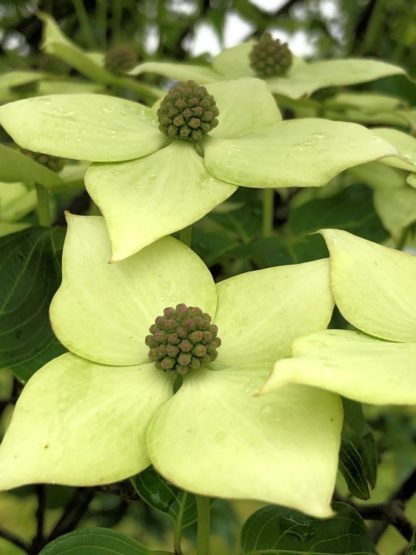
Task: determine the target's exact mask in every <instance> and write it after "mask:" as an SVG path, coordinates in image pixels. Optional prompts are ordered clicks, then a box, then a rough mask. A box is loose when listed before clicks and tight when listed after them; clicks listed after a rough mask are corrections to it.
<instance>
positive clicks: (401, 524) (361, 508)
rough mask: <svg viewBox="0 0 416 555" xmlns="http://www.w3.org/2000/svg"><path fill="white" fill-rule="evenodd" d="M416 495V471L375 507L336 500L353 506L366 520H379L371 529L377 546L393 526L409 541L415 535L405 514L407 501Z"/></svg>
mask: <svg viewBox="0 0 416 555" xmlns="http://www.w3.org/2000/svg"><path fill="white" fill-rule="evenodd" d="M415 493H416V469H415V470H414V471H413V472H412V473H411V474H410V476H408V477H407V478H406V480H405V481H404V482H403V483H402V484H401V485H400V486H399V487H398V488H397V490H396V491H394V492H393V493H392V494H391V495H390V497H389V498H388V499H387V501H386V502H385V503H376V504H373V505H358V504H357V503H354V502H353V501H351V500H350V499H345V498H342V497H340V496H338V495H336V496H335V498H336V499H338V500H340V501H343V502H344V503H348V504H349V505H351V506H352V507H353V508H354V509H355V510H356V511H357V512H359V513H360V515H361V516H362V517H363V518H364V519H366V520H377V521H379V522H377V523H376V524H374V525H373V526H372V527H371V528H370V536H371V538H372V540H373V541H374V543H375V544H376V543H377V542H378V540H379V539H380V538H381V536H382V535H383V534H384V532H385V531H386V528H387V527H388V526H389V525H390V524H391V525H392V526H394V527H395V528H396V529H397V530H398V531H399V532H400V534H401V535H402V536H403V537H404V538H405V539H406V540H408V541H410V540H411V538H412V534H413V525H412V523H411V522H410V521H409V520H408V518H407V517H406V515H405V514H404V509H405V506H406V503H407V501H409V500H410V499H411V498H412V497H413V495H414V494H415Z"/></svg>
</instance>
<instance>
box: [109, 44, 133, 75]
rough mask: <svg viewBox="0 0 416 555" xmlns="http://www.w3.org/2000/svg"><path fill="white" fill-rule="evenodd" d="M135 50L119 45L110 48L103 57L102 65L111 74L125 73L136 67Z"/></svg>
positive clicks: (129, 46) (126, 45)
mask: <svg viewBox="0 0 416 555" xmlns="http://www.w3.org/2000/svg"><path fill="white" fill-rule="evenodd" d="M137 62H138V58H137V54H136V51H135V49H134V48H133V47H132V46H131V45H130V44H119V45H117V46H114V47H113V48H111V49H110V50H109V51H108V52H107V53H106V55H105V58H104V65H105V67H106V69H108V70H109V71H111V72H113V73H125V72H126V71H129V70H130V69H133V68H134V66H135V65H137Z"/></svg>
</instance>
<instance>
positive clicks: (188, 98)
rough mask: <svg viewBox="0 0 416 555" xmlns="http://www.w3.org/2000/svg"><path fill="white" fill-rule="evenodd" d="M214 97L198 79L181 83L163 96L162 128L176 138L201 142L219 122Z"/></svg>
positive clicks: (160, 121)
mask: <svg viewBox="0 0 416 555" xmlns="http://www.w3.org/2000/svg"><path fill="white" fill-rule="evenodd" d="M218 113H219V112H218V108H217V106H216V104H215V100H214V97H213V96H212V95H210V94H209V93H208V91H207V89H206V88H205V87H202V86H200V85H197V83H195V82H194V81H186V82H184V83H179V84H178V85H176V86H175V87H173V88H172V89H171V90H170V91H169V92H168V94H167V95H166V96H165V98H164V99H163V101H162V103H161V105H160V108H159V110H158V111H157V115H158V118H159V129H160V130H161V131H162V133H165V135H167V136H168V137H171V138H172V139H181V140H183V141H193V142H197V141H200V140H201V139H202V137H203V136H204V135H206V134H207V133H209V132H210V131H211V129H214V127H216V126H217V125H218V119H217V116H218Z"/></svg>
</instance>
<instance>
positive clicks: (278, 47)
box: [249, 33, 293, 78]
mask: <svg viewBox="0 0 416 555" xmlns="http://www.w3.org/2000/svg"><path fill="white" fill-rule="evenodd" d="M249 58H250V66H251V68H252V69H253V70H254V71H255V72H256V74H257V75H258V76H259V77H263V78H266V77H278V76H279V75H284V74H285V73H286V72H287V71H288V69H289V68H290V66H291V65H292V62H293V55H292V52H291V51H290V50H289V47H288V45H287V43H286V42H285V43H282V42H281V41H280V40H279V39H273V37H272V36H271V34H270V33H264V34H263V36H262V37H261V38H260V40H259V41H258V42H257V43H256V44H255V45H254V46H253V48H252V50H251V52H250V54H249Z"/></svg>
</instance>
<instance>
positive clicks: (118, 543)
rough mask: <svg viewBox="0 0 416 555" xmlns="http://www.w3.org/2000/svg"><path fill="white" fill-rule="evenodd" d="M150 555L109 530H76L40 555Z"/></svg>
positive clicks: (143, 548) (43, 550) (139, 545)
mask: <svg viewBox="0 0 416 555" xmlns="http://www.w3.org/2000/svg"><path fill="white" fill-rule="evenodd" d="M62 553H65V555H109V554H111V555H148V554H150V553H152V551H150V550H148V549H146V548H145V547H144V546H142V545H141V544H139V543H138V542H136V541H135V540H132V539H131V538H129V537H128V536H125V535H124V534H120V532H114V531H113V530H108V529H107V528H86V529H82V530H75V532H70V533H69V534H65V535H63V536H61V537H59V538H58V539H56V540H54V541H53V542H51V543H50V544H48V545H47V546H46V547H44V548H43V549H42V551H41V552H40V553H39V555H62Z"/></svg>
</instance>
